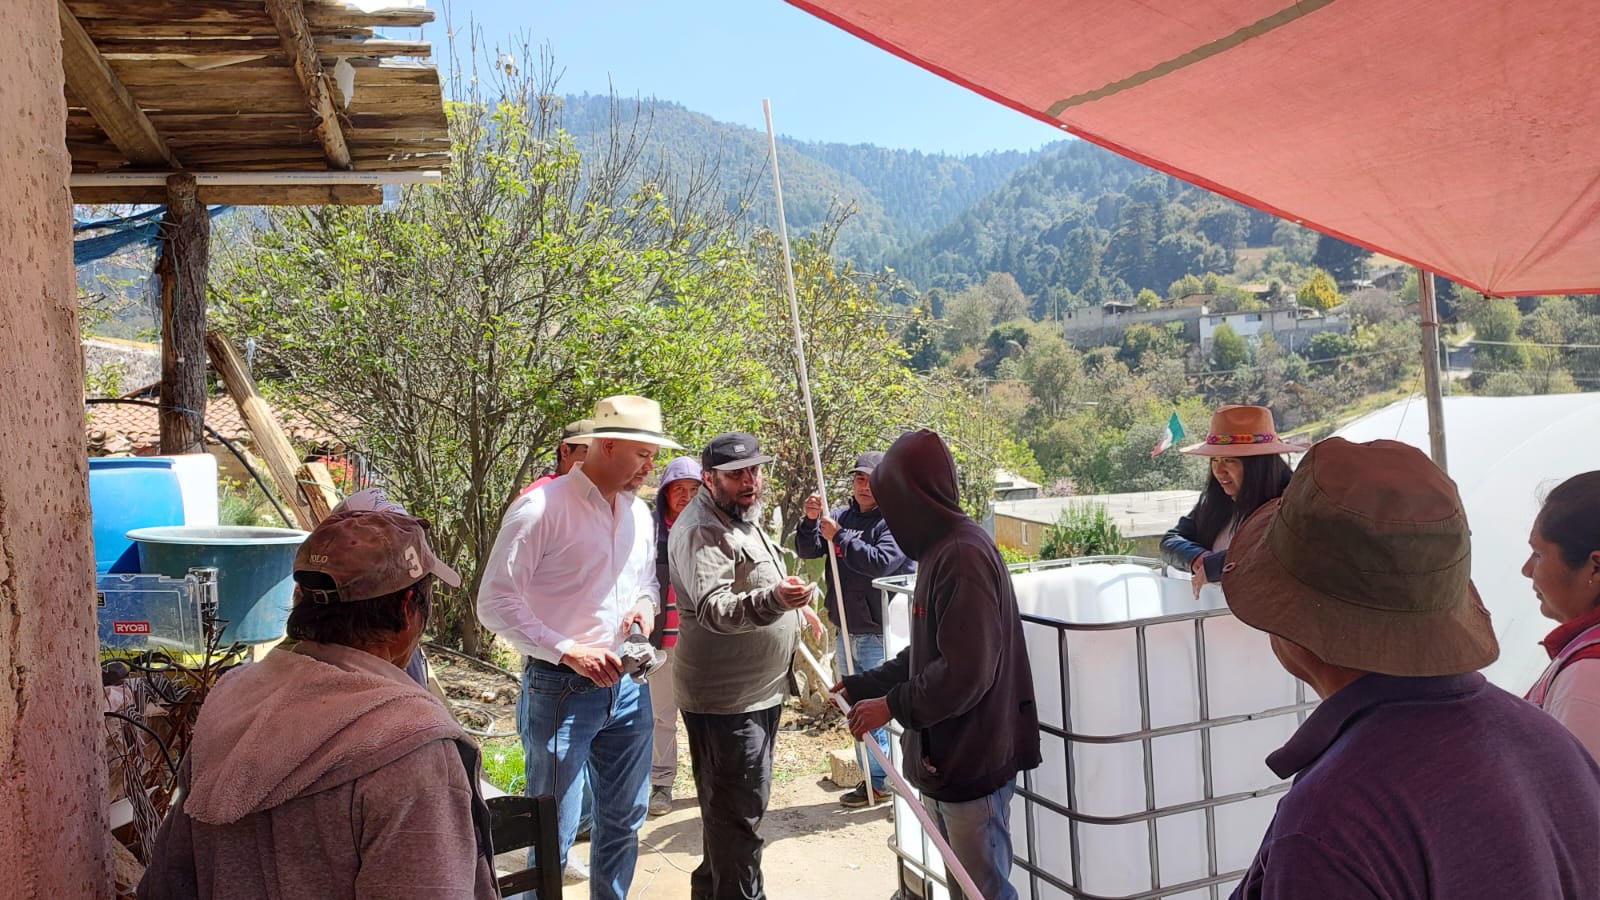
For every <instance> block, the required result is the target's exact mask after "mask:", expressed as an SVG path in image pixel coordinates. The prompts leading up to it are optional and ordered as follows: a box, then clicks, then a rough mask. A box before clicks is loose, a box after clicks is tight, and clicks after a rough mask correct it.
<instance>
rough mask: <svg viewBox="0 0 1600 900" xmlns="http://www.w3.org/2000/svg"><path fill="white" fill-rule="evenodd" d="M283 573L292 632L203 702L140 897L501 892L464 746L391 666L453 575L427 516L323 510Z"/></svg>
mask: <svg viewBox="0 0 1600 900" xmlns="http://www.w3.org/2000/svg"><path fill="white" fill-rule="evenodd" d="M294 578H295V582H296V588H297V589H296V593H295V601H294V607H293V609H292V610H291V611H290V614H289V622H288V636H289V638H290V642H288V643H284V644H280V645H279V646H278V647H276V648H274V649H273V650H271V651H270V652H268V653H267V655H266V657H265V658H264V659H263V660H262V661H261V662H258V663H252V664H250V665H244V666H240V667H238V668H237V669H235V670H233V671H231V672H229V673H228V674H227V675H225V676H224V677H223V678H222V679H220V680H219V681H218V682H217V684H216V686H215V687H213V688H212V689H211V691H210V693H209V694H208V695H207V696H206V702H205V705H204V707H203V708H202V709H201V711H200V716H199V718H198V720H197V721H196V722H195V728H194V736H193V739H192V741H191V743H190V745H189V750H188V753H187V754H186V755H185V756H184V759H183V763H182V765H181V766H180V769H179V776H178V777H179V789H178V791H177V792H176V796H177V797H179V798H181V799H180V800H179V801H178V803H177V804H176V805H175V806H174V808H173V810H172V811H171V812H170V813H168V815H167V818H166V819H165V820H164V821H163V822H162V825H161V830H160V832H159V833H158V834H157V836H156V841H155V847H154V850H153V852H152V854H151V858H150V860H149V867H148V868H147V869H146V870H145V875H144V878H143V880H142V881H141V882H140V884H139V889H138V896H139V897H141V898H145V900H164V898H179V897H182V898H214V897H268V896H283V897H344V898H354V897H380V896H440V897H442V896H450V897H477V898H483V900H487V898H492V897H497V896H499V891H498V888H497V887H496V884H495V871H494V859H493V854H492V850H491V845H490V842H489V810H488V807H487V806H486V805H485V803H484V800H483V796H482V793H481V791H480V788H479V785H480V780H479V779H480V775H481V766H480V758H479V751H478V745H477V742H476V741H474V740H473V739H472V738H471V737H470V736H469V735H468V734H467V733H466V731H465V730H463V729H462V727H461V726H460V725H459V724H457V722H456V720H455V717H454V716H453V715H451V713H450V711H449V709H447V708H446V707H445V705H444V704H443V703H442V702H440V701H439V700H438V699H437V698H435V697H434V696H433V695H432V694H429V693H428V692H427V690H425V689H424V688H423V687H421V686H420V685H418V684H417V683H416V682H415V681H413V680H412V679H411V677H410V676H408V675H407V674H406V673H405V672H404V671H403V670H402V668H401V667H402V666H404V665H405V664H406V662H407V660H408V659H410V657H411V654H412V652H413V650H414V649H415V647H416V645H417V642H418V640H419V639H420V638H421V635H422V630H423V628H424V627H425V626H426V624H427V621H428V615H429V612H430V609H431V606H432V597H433V582H434V581H435V580H436V579H437V580H439V581H443V582H445V583H446V584H449V585H452V586H456V585H459V584H460V578H459V577H458V576H457V575H456V573H455V571H454V570H452V569H451V568H450V567H449V566H448V565H446V564H445V563H444V562H443V561H442V560H440V559H439V558H438V557H437V556H436V555H435V554H434V552H433V549H432V548H431V547H430V546H429V544H428V539H427V525H426V523H425V522H424V521H422V520H421V519H416V518H413V517H411V516H408V515H406V514H404V513H401V512H394V511H388V510H378V509H366V510H353V509H347V510H344V511H340V512H337V513H334V514H333V515H330V516H329V517H328V518H327V519H326V520H324V521H323V522H322V523H321V524H320V525H318V526H317V527H316V529H315V530H313V531H312V532H311V534H310V535H309V536H308V537H307V538H306V540H305V542H304V543H302V544H301V545H300V547H299V549H298V552H297V553H296V555H295V562H294Z"/></svg>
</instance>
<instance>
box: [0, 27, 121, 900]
mask: <svg viewBox="0 0 1600 900" xmlns="http://www.w3.org/2000/svg"><path fill="white" fill-rule="evenodd" d="M4 6H5V10H6V16H5V27H4V28H0V123H4V124H3V127H0V172H3V173H4V177H3V178H0V285H3V286H4V287H3V293H0V434H4V436H5V439H4V440H3V441H0V677H3V678H4V680H5V685H4V687H0V873H3V875H0V878H3V879H4V880H3V881H0V896H6V897H61V898H67V897H72V898H78V897H88V898H92V897H104V896H107V895H108V894H109V892H110V866H109V862H108V859H109V858H108V855H107V850H108V845H107V840H106V833H107V832H106V819H105V810H104V795H105V789H104V782H105V777H104V775H103V774H102V772H101V763H100V752H99V745H100V741H101V735H102V734H103V731H102V726H101V725H100V715H99V699H98V698H99V694H100V688H99V677H98V673H97V671H96V667H95V641H94V628H93V622H94V599H93V598H94V593H93V590H92V588H93V584H92V578H93V574H94V560H93V556H92V552H91V548H90V544H89V501H88V493H87V488H86V482H85V477H86V476H85V470H86V464H85V462H84V457H83V454H84V450H83V412H82V405H81V404H82V398H83V393H82V392H83V372H82V368H81V363H80V361H79V354H78V323H77V304H76V300H75V291H74V288H73V280H72V250H71V240H72V234H71V228H70V206H69V203H70V201H69V198H68V194H67V172H68V169H69V163H68V160H67V153H66V148H65V146H64V142H63V135H65V133H66V107H65V102H64V101H63V99H62V90H61V46H60V31H59V24H58V22H57V12H56V3H55V0H7V2H6V3H5V4H4Z"/></svg>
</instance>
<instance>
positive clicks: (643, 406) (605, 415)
mask: <svg viewBox="0 0 1600 900" xmlns="http://www.w3.org/2000/svg"><path fill="white" fill-rule="evenodd" d="M590 418H591V419H593V420H594V421H593V425H594V430H593V431H590V432H588V433H587V434H582V435H576V437H584V438H590V439H593V438H619V439H621V440H625V441H638V442H640V443H642V444H656V445H658V446H661V447H668V448H670V449H673V450H682V449H683V445H682V444H679V443H678V442H676V441H674V440H673V439H672V438H669V437H667V435H666V433H665V432H663V431H662V429H661V404H659V403H657V402H655V401H654V400H651V399H649V398H648V397H635V396H632V395H629V394H620V395H618V396H615V397H607V398H605V399H604V400H601V401H600V402H599V403H596V404H595V405H594V415H593V416H591V417H590ZM569 440H570V439H569Z"/></svg>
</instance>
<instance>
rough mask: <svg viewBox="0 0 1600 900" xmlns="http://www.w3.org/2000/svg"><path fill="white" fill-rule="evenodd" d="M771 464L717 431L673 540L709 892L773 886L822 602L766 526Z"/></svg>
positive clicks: (697, 886) (685, 705) (702, 884)
mask: <svg viewBox="0 0 1600 900" xmlns="http://www.w3.org/2000/svg"><path fill="white" fill-rule="evenodd" d="M770 462H772V457H770V456H767V455H765V454H763V453H762V452H761V445H760V443H759V442H758V441H757V440H756V438H755V435H751V434H744V433H742V432H729V433H725V434H719V435H717V436H716V437H714V438H712V439H711V442H710V443H708V444H706V447H705V450H704V451H702V452H701V454H700V469H701V479H702V481H703V483H704V485H705V489H704V490H702V491H700V493H698V494H696V495H695V497H694V499H693V500H690V501H689V505H688V506H687V507H685V508H684V510H683V512H682V513H679V515H678V519H677V521H676V522H675V523H674V524H673V526H672V534H671V536H670V537H669V538H668V539H667V547H668V554H669V555H670V556H671V563H672V564H671V566H670V569H671V575H672V587H673V592H674V594H675V595H676V597H677V602H678V644H677V647H676V648H675V649H674V651H673V653H674V655H673V661H672V665H673V669H674V670H675V674H676V680H675V682H674V688H675V693H676V695H677V700H678V709H679V710H680V711H681V712H682V714H683V724H684V728H685V730H686V731H688V733H689V761H690V765H691V767H692V768H693V770H694V783H695V792H696V794H697V797H698V800H699V801H700V827H701V844H702V858H701V861H700V865H699V866H698V867H696V868H695V870H694V873H693V874H692V875H691V876H690V893H691V894H692V895H693V896H694V897H695V898H697V900H760V898H763V897H765V896H766V894H765V892H764V890H763V887H762V878H761V848H762V845H763V841H762V838H761V834H760V828H761V819H762V817H763V816H765V815H766V811H767V799H768V795H769V794H770V792H771V789H772V746H773V740H774V739H775V738H776V737H777V734H778V719H779V716H780V714H781V713H782V710H783V699H784V697H785V696H787V694H788V679H789V666H790V663H791V660H792V659H793V657H794V653H795V644H796V643H797V642H798V640H799V635H800V630H799V625H800V619H801V616H800V614H799V613H797V612H796V610H799V609H800V608H802V607H804V606H806V605H807V604H808V603H809V602H810V600H811V587H810V586H809V585H807V584H805V583H804V582H802V581H801V580H800V579H799V578H796V577H794V576H789V577H785V576H784V574H783V573H784V564H783V554H782V553H781V552H780V551H779V550H778V548H777V546H776V545H774V544H773V543H772V540H771V539H770V538H768V537H767V535H766V532H764V531H762V529H761V525H760V520H761V489H762V478H761V467H762V466H763V465H764V464H766V463H770Z"/></svg>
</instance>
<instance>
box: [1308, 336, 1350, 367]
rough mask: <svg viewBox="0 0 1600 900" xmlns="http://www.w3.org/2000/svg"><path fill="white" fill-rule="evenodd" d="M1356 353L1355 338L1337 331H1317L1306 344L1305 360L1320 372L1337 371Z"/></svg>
mask: <svg viewBox="0 0 1600 900" xmlns="http://www.w3.org/2000/svg"><path fill="white" fill-rule="evenodd" d="M1356 352H1357V349H1356V340H1355V338H1353V337H1351V336H1350V335H1348V334H1341V333H1340V332H1337V331H1319V332H1317V333H1316V334H1314V335H1312V336H1311V340H1310V341H1308V342H1307V343H1306V354H1307V358H1309V359H1310V360H1311V362H1312V364H1313V365H1314V366H1315V367H1316V368H1317V370H1318V371H1321V372H1330V371H1332V370H1334V369H1337V368H1338V367H1339V366H1340V365H1341V364H1342V362H1343V361H1344V359H1345V358H1347V357H1349V356H1352V355H1354V354H1355V353H1356Z"/></svg>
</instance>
